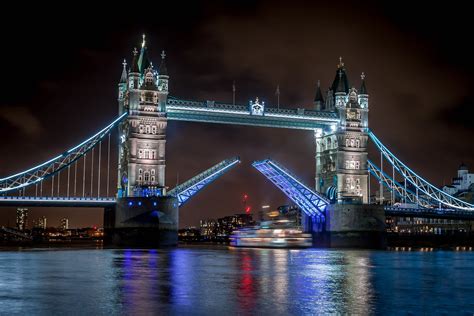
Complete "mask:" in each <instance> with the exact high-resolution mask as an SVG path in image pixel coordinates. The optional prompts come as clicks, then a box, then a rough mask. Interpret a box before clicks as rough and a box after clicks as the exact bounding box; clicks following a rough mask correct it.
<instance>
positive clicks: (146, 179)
mask: <svg viewBox="0 0 474 316" xmlns="http://www.w3.org/2000/svg"><path fill="white" fill-rule="evenodd" d="M148 181H150V174H149V173H148V171H147V172H145V182H148Z"/></svg>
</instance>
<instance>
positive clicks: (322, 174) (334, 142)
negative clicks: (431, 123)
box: [315, 61, 369, 203]
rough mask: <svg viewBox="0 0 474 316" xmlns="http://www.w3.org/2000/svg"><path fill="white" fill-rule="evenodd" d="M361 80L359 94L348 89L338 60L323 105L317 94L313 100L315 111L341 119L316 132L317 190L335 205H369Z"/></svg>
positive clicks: (365, 115) (364, 94) (365, 100)
mask: <svg viewBox="0 0 474 316" xmlns="http://www.w3.org/2000/svg"><path fill="white" fill-rule="evenodd" d="M364 79H365V78H364V76H362V85H361V88H360V90H359V91H357V90H356V89H355V88H349V85H348V78H347V73H346V69H345V67H344V64H343V63H342V61H341V63H340V64H339V67H338V71H337V73H336V78H335V80H334V82H333V84H332V86H331V88H330V89H329V91H328V93H327V99H326V102H324V100H323V99H322V97H321V93H320V91H318V92H317V97H316V99H315V106H316V107H317V108H319V109H321V110H323V111H336V112H337V113H338V114H339V118H340V121H339V124H338V125H337V126H334V127H333V128H329V129H326V130H319V131H316V132H315V139H316V190H317V191H318V192H321V193H323V194H326V195H327V196H328V197H329V198H330V199H331V200H332V201H334V202H336V201H337V202H342V203H343V202H345V201H347V202H356V203H357V202H361V203H368V170H367V167H368V166H367V142H368V111H369V108H368V94H367V91H366V88H365V82H364ZM318 89H319V87H318Z"/></svg>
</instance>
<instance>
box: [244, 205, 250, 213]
mask: <svg viewBox="0 0 474 316" xmlns="http://www.w3.org/2000/svg"><path fill="white" fill-rule="evenodd" d="M245 213H247V214H248V213H250V206H247V207H246V208H245Z"/></svg>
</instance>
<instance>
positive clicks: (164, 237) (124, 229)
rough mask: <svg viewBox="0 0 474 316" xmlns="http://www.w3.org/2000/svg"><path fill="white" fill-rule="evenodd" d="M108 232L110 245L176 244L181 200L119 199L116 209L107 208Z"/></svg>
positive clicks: (173, 198)
mask: <svg viewBox="0 0 474 316" xmlns="http://www.w3.org/2000/svg"><path fill="white" fill-rule="evenodd" d="M104 235H105V236H104V242H105V245H106V246H108V245H110V246H118V247H139V248H142V247H143V248H149V247H152V248H156V247H167V246H176V245H177V244H178V200H177V199H176V198H175V197H171V196H166V197H128V198H119V199H117V205H116V207H115V208H108V209H105V210H104Z"/></svg>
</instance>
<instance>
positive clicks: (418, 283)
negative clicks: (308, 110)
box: [0, 247, 474, 315]
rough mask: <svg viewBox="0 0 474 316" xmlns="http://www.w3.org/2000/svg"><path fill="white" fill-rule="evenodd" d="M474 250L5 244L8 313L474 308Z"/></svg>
mask: <svg viewBox="0 0 474 316" xmlns="http://www.w3.org/2000/svg"><path fill="white" fill-rule="evenodd" d="M473 298H474V252H472V251H441V250H439V251H437V250H433V251H429V252H425V251H366V250H332V249H331V250H326V249H305V250H288V249H233V248H227V247H179V248H176V249H169V250H114V249H60V248H58V249H23V250H4V251H0V306H1V309H0V314H9V315H11V314H23V315H25V314H29V315H31V314H35V315H37V314H42V315H51V314H81V315H82V314H87V315H110V314H129V315H132V314H157V315H164V314H174V315H182V314H192V315H228V314H240V315H252V314H258V315H270V314H271V315H315V314H328V313H337V314H362V315H365V314H406V313H413V314H433V313H434V314H438V313H448V314H466V315H472V314H473V313H474V300H473Z"/></svg>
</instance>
